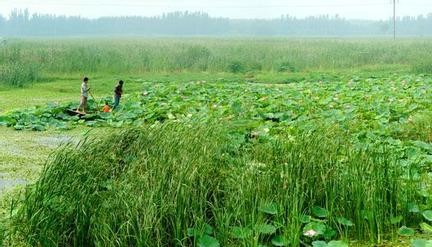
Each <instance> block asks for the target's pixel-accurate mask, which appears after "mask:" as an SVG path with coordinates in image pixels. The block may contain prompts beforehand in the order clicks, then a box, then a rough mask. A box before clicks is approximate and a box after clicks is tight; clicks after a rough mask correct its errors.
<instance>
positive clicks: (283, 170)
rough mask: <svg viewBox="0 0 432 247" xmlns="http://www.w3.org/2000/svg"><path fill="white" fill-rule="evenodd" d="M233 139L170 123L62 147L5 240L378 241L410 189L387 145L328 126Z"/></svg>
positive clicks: (212, 129) (215, 130) (222, 131)
mask: <svg viewBox="0 0 432 247" xmlns="http://www.w3.org/2000/svg"><path fill="white" fill-rule="evenodd" d="M236 136H237V137H240V138H234V134H233V133H228V132H227V131H226V128H223V127H221V126H220V125H213V124H209V125H207V126H204V125H202V124H194V125H193V127H192V125H187V124H175V123H170V124H163V125H155V126H152V127H145V128H140V129H128V130H125V131H123V132H121V133H113V134H110V135H109V136H107V137H106V138H103V139H96V138H95V139H91V138H90V139H87V140H85V141H83V142H82V143H81V144H80V145H79V146H78V147H74V146H65V147H63V148H62V149H60V150H59V151H58V152H57V153H56V154H55V155H53V156H52V157H51V158H50V160H49V162H48V164H47V165H46V167H45V169H44V171H43V173H42V176H41V178H40V179H39V181H38V182H37V183H36V184H35V185H33V186H30V187H28V189H27V191H26V194H25V197H24V199H23V202H22V206H21V207H20V208H19V210H18V212H17V213H16V215H15V216H14V217H13V219H14V221H15V222H14V226H15V227H14V231H13V233H12V235H13V236H12V237H20V238H23V239H24V242H26V243H27V244H29V245H32V246H195V245H199V246H211V244H219V245H220V246H258V245H259V244H271V243H273V244H282V245H279V246H300V244H301V243H303V244H311V243H312V241H316V240H322V241H330V240H336V239H341V238H342V239H359V240H368V241H371V242H379V241H381V240H382V239H384V238H389V237H390V236H388V235H386V233H389V232H393V230H394V229H395V227H396V226H394V225H392V223H391V218H392V217H394V216H396V215H402V216H405V213H404V212H406V208H405V206H406V204H407V201H408V200H409V199H412V198H408V195H411V194H415V193H413V191H411V190H412V189H413V188H414V187H413V186H403V184H404V183H403V182H404V181H402V180H401V174H402V166H400V165H399V164H398V162H397V159H396V157H394V156H393V155H392V154H391V153H390V152H388V151H387V150H386V148H385V147H381V148H380V149H379V150H378V149H374V150H368V149H364V150H358V149H355V148H354V147H352V146H351V145H350V142H349V141H348V139H347V137H346V135H345V134H344V133H343V132H341V131H339V130H337V129H331V128H329V129H323V130H321V131H312V132H310V131H309V132H299V133H291V134H290V135H288V134H286V135H285V134H281V135H280V136H278V137H275V138H271V139H261V138H260V137H259V136H258V137H257V136H251V135H247V134H245V135H244V136H243V137H242V134H240V135H239V134H237V135H236ZM405 182H407V181H405ZM404 218H405V217H404ZM411 220H415V219H411ZM403 223H404V222H403ZM306 235H312V236H306ZM206 244H208V245H206ZM216 246H217V245H216Z"/></svg>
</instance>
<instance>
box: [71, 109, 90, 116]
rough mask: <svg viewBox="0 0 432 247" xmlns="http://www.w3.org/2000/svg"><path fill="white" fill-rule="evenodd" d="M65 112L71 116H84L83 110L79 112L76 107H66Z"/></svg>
mask: <svg viewBox="0 0 432 247" xmlns="http://www.w3.org/2000/svg"><path fill="white" fill-rule="evenodd" d="M66 113H67V114H69V115H71V116H79V117H84V116H85V115H86V114H85V113H84V112H80V111H78V110H76V109H66Z"/></svg>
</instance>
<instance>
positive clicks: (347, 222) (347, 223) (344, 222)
mask: <svg viewBox="0 0 432 247" xmlns="http://www.w3.org/2000/svg"><path fill="white" fill-rule="evenodd" d="M336 220H337V222H338V223H339V224H341V225H343V226H354V223H352V221H350V220H349V219H347V218H344V217H337V218H336Z"/></svg>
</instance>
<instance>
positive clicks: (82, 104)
mask: <svg viewBox="0 0 432 247" xmlns="http://www.w3.org/2000/svg"><path fill="white" fill-rule="evenodd" d="M88 81H89V79H88V78H87V77H84V79H83V83H82V84H81V101H80V105H79V106H78V109H77V111H78V112H81V113H83V114H86V110H87V99H88V93H89V91H90V88H89V87H88ZM80 110H82V111H80Z"/></svg>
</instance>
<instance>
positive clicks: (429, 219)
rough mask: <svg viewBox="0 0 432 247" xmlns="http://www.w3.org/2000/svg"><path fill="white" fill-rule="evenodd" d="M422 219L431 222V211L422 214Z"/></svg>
mask: <svg viewBox="0 0 432 247" xmlns="http://www.w3.org/2000/svg"><path fill="white" fill-rule="evenodd" d="M423 217H425V219H427V220H428V221H432V210H426V211H424V212H423Z"/></svg>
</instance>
